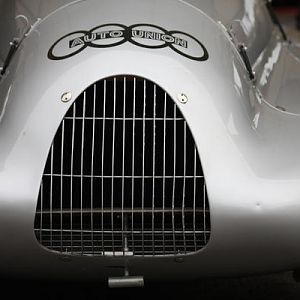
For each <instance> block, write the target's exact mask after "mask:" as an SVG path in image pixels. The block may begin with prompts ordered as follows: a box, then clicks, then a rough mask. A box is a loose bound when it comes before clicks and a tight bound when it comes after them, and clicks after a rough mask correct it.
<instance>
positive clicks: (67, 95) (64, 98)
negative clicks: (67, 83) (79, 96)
mask: <svg viewBox="0 0 300 300" xmlns="http://www.w3.org/2000/svg"><path fill="white" fill-rule="evenodd" d="M71 99H72V93H71V92H66V93H64V94H63V95H62V96H61V101H62V102H69V101H70V100H71Z"/></svg>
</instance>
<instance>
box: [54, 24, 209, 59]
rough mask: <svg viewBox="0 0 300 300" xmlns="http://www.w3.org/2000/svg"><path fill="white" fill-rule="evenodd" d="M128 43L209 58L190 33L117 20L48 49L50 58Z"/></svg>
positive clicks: (57, 43) (194, 57)
mask: <svg viewBox="0 0 300 300" xmlns="http://www.w3.org/2000/svg"><path fill="white" fill-rule="evenodd" d="M126 42H129V43H131V44H133V45H136V46H139V47H143V48H148V49H162V48H166V47H169V48H171V49H172V50H173V51H175V52H176V53H178V54H180V55H182V56H184V57H186V58H189V59H192V60H195V61H206V60H208V58H209V54H208V51H207V49H206V47H205V46H204V45H203V44H202V43H201V42H200V41H199V40H198V39H196V38H195V37H193V36H192V35H190V34H188V33H185V32H182V31H176V30H173V31H167V30H165V29H164V28H162V27H160V26H157V25H150V24H134V25H131V26H125V25H122V24H115V23H111V24H105V25H100V26H97V27H94V28H92V29H91V30H90V31H85V30H80V31H75V32H72V33H68V34H66V35H65V36H63V37H62V38H60V39H59V40H58V41H57V42H55V43H54V44H53V46H52V47H51V48H50V50H49V52H48V58H49V59H51V60H63V59H67V58H70V57H72V56H74V55H77V54H79V53H80V52H82V51H83V50H85V49H86V48H88V47H92V48H109V47H116V46H120V45H122V44H124V43H126Z"/></svg>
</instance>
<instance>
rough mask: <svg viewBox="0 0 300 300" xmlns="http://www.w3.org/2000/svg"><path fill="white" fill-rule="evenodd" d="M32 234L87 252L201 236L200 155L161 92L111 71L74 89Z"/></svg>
mask: <svg viewBox="0 0 300 300" xmlns="http://www.w3.org/2000/svg"><path fill="white" fill-rule="evenodd" d="M35 234H36V237H37V239H38V241H39V242H40V244H42V245H43V246H44V247H47V248H48V249H50V250H53V251H58V252H61V253H68V254H73V255H90V256H103V255H107V256H132V255H134V256H153V255H155V256H156V255H157V256H166V255H184V254H188V253H193V252H195V251H198V250H200V249H201V248H202V247H204V246H205V245H206V244H207V242H208V239H209V235H210V215H209V206H208V199H207V194H206V187H205V181H204V176H203V172H202V167H201V163H200V159H199V156H198V152H197V149H196V146H195V143H194V140H193V137H192V134H191V132H190V130H189V127H188V125H187V123H186V121H185V119H184V118H183V116H182V114H181V112H180V111H179V109H178V107H177V106H176V104H175V103H174V101H173V100H172V99H171V98H170V96H169V95H168V94H167V93H165V92H164V91H163V90H162V89H161V88H160V87H159V86H157V85H156V84H154V83H153V82H151V81H149V80H146V79H143V78H139V77H132V76H117V77H113V78H108V79H105V80H101V81H99V82H97V83H96V84H94V85H92V86H90V87H89V88H88V89H87V90H86V91H84V92H83V93H82V95H80V96H79V98H78V99H77V100H76V101H75V102H74V103H73V105H72V106H71V108H70V109H69V111H68V112H67V114H66V116H65V117H64V119H63V121H62V123H61V125H60V127H59V129H58V131H57V133H56V136H55V138H54V141H53V144H52V146H51V149H50V152H49V156H48V159H47V163H46V166H45V170H44V174H43V178H42V183H41V187H40V193H39V197H38V204H37V211H36V217H35Z"/></svg>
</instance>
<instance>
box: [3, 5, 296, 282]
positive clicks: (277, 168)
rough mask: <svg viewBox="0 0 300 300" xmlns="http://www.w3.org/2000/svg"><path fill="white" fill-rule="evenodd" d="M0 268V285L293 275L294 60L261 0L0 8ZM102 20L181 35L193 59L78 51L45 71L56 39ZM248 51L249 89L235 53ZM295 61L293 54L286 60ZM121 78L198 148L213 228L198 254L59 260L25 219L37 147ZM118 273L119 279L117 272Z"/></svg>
mask: <svg viewBox="0 0 300 300" xmlns="http://www.w3.org/2000/svg"><path fill="white" fill-rule="evenodd" d="M0 12H1V13H0V14H1V22H5V26H3V25H1V26H0V36H1V45H0V66H1V65H3V64H4V63H5V58H6V56H7V54H8V52H9V42H11V41H13V40H14V39H17V41H19V42H20V44H19V46H18V48H17V51H16V53H15V54H14V56H13V58H12V60H11V62H10V63H9V66H8V68H7V70H6V72H5V74H4V75H3V76H2V77H1V81H0V108H1V110H0V141H1V148H0V182H1V184H0V236H1V247H0V271H1V274H3V275H6V276H14V275H18V276H24V277H30V276H33V277H39V278H70V279H82V280H89V279H96V280H99V281H101V280H104V279H105V278H107V277H109V276H120V275H121V276H122V275H123V273H122V272H123V270H122V266H123V267H125V266H126V267H128V269H129V270H130V274H132V275H142V276H144V277H145V279H163V278H168V279H170V278H200V277H208V276H237V275H245V274H254V273H262V272H273V271H274V272H275V271H281V270H292V269H298V268H299V267H300V254H299V253H300V235H299V232H298V231H299V228H300V217H299V216H300V167H299V166H300V156H299V153H300V140H299V138H298V137H299V133H298V132H299V128H300V105H299V103H300V102H299V99H298V95H299V87H300V84H299V83H300V72H299V71H300V64H299V59H300V58H299V49H298V48H297V46H295V45H293V44H292V43H290V42H287V41H285V40H284V39H283V38H282V35H281V32H280V31H279V29H278V27H277V26H276V25H275V24H273V22H272V20H271V18H270V15H269V13H268V11H267V9H266V6H265V1H263V0H232V1H230V5H228V1H223V0H214V1H212V0H185V1H179V0H163V1H161V0H159V1H158V0H149V1H145V0H144V1H141V0H126V1H124V0H122V1H118V0H102V1H98V0H86V1H71V0H60V1H59V0H56V1H42V0H35V1H33V0H28V1H26V0H15V1H5V0H3V1H0ZM108 23H121V24H125V25H128V26H130V25H132V24H137V23H148V24H155V25H159V26H162V27H164V28H167V29H169V30H180V31H183V32H187V33H189V34H191V35H193V36H195V37H196V38H197V39H199V40H200V41H201V42H202V43H203V44H204V45H205V47H206V48H207V50H208V52H209V59H208V60H207V61H205V62H197V61H193V60H189V59H187V58H186V57H183V56H180V55H178V54H177V53H175V52H173V51H171V50H170V49H169V48H164V49H160V50H152V49H144V48H140V47H136V46H135V45H132V44H130V43H125V44H123V45H121V46H118V47H114V48H108V49H102V50H99V49H91V48H89V49H86V50H85V51H83V52H82V53H80V54H78V55H76V56H73V57H72V58H69V59H66V60H61V61H53V60H49V59H48V57H47V53H48V51H49V49H50V47H51V46H52V45H53V43H54V42H55V41H57V40H58V39H59V38H61V37H62V36H64V35H66V34H68V33H70V32H74V31H77V30H89V29H90V28H93V27H95V26H98V25H101V24H108ZM242 44H244V45H245V46H247V57H248V58H249V62H250V64H251V67H252V68H253V70H254V71H255V78H254V80H251V79H250V78H249V73H248V71H249V70H247V69H246V67H245V61H244V60H243V59H242V57H241V55H240V53H239V51H238V49H239V47H238V46H239V45H242ZM297 53H298V54H297ZM119 74H133V75H136V76H142V77H144V78H149V79H150V80H152V81H154V82H155V83H157V84H159V85H160V86H161V87H162V88H163V89H164V90H165V91H167V92H168V94H169V95H171V97H172V98H173V99H174V101H177V98H178V95H179V94H182V93H183V94H185V95H187V97H188V102H187V103H185V104H180V103H178V105H179V106H180V109H181V111H182V113H183V115H184V117H185V118H186V120H187V122H188V124H189V126H190V128H191V131H192V133H193V135H194V139H195V141H196V144H197V146H198V149H199V154H200V157H201V161H202V166H203V170H204V174H205V178H206V182H207V189H208V195H209V202H210V210H211V225H212V232H211V238H210V241H209V243H208V245H207V246H206V247H205V248H204V249H203V250H201V251H199V252H198V253H197V254H194V255H191V256H185V257H183V258H182V259H180V260H178V259H175V260H174V258H172V257H168V258H158V257H153V258H152V257H147V258H141V257H139V258H138V257H132V258H126V259H125V258H123V257H116V258H108V257H97V258H93V257H71V256H67V257H66V256H64V255H59V254H57V253H52V252H50V251H48V250H46V249H44V248H42V247H41V246H40V245H39V244H38V242H37V240H36V238H35V235H34V231H33V223H34V218H35V210H36V204H37V197H38V193H39V186H40V181H41V177H42V174H43V170H44V165H45V162H46V159H47V155H48V151H49V147H50V145H51V143H52V140H53V137H54V135H55V133H56V130H57V128H58V126H59V124H60V122H61V120H62V118H63V117H64V115H65V113H66V112H67V110H68V109H69V107H70V106H71V104H72V101H70V102H67V103H64V102H62V101H61V96H62V95H63V94H64V93H65V92H71V94H72V100H75V99H76V98H77V97H78V95H80V94H81V92H82V91H83V90H85V89H86V87H88V86H89V85H90V84H91V83H93V82H96V81H98V80H100V79H102V78H106V77H108V76H115V75H119ZM120 268H121V269H120Z"/></svg>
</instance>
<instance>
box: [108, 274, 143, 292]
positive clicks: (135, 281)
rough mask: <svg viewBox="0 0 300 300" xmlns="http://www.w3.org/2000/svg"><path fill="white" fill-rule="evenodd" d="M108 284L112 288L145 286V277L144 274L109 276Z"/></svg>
mask: <svg viewBox="0 0 300 300" xmlns="http://www.w3.org/2000/svg"><path fill="white" fill-rule="evenodd" d="M108 286H109V287H110V288H112V289H116V288H131V287H143V286H144V277H143V276H123V277H111V278H108Z"/></svg>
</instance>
